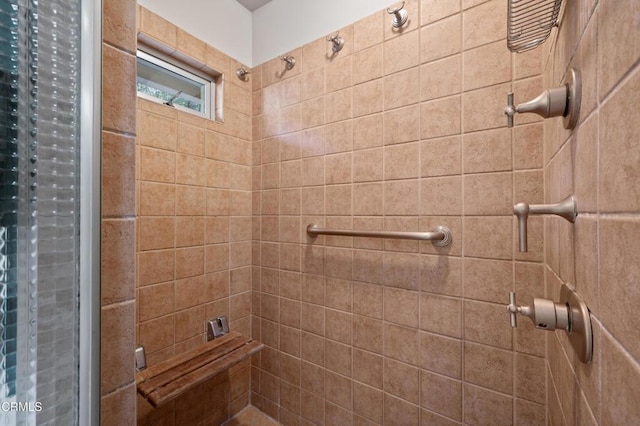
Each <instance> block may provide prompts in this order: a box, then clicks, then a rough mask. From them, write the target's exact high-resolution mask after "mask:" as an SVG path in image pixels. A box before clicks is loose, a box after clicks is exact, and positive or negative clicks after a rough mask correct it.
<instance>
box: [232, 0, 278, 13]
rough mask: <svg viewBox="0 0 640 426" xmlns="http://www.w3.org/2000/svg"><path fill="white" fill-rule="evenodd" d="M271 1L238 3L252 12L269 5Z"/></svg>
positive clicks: (243, 1)
mask: <svg viewBox="0 0 640 426" xmlns="http://www.w3.org/2000/svg"><path fill="white" fill-rule="evenodd" d="M270 1H271V0H238V3H240V4H241V5H243V6H244V7H246V8H247V9H249V10H250V11H251V12H253V11H254V10H256V9H258V8H259V7H262V6H264V5H265V4H267V3H269V2H270Z"/></svg>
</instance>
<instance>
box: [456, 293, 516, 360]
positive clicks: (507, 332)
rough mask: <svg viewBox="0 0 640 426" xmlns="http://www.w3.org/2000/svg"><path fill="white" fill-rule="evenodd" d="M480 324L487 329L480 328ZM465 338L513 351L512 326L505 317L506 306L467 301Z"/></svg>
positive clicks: (465, 304)
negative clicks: (484, 325)
mask: <svg viewBox="0 0 640 426" xmlns="http://www.w3.org/2000/svg"><path fill="white" fill-rule="evenodd" d="M479 322H482V323H483V324H486V325H487V327H478V326H477V324H478V323H479ZM464 337H465V340H467V341H472V342H478V343H484V344H487V345H490V346H496V347H500V348H502V349H511V348H512V339H511V326H510V324H509V321H508V318H507V317H506V315H504V305H503V304H493V303H485V302H475V301H471V300H465V302H464Z"/></svg>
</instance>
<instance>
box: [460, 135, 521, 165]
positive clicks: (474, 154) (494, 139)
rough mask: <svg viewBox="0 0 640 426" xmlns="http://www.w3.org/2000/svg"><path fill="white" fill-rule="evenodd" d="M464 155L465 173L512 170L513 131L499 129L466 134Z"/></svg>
mask: <svg viewBox="0 0 640 426" xmlns="http://www.w3.org/2000/svg"><path fill="white" fill-rule="evenodd" d="M463 155H464V172H465V173H481V172H497V171H503V170H511V131H510V130H509V129H498V130H488V131H483V132H476V133H469V134H466V135H464V139H463Z"/></svg>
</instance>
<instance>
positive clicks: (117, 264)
mask: <svg viewBox="0 0 640 426" xmlns="http://www.w3.org/2000/svg"><path fill="white" fill-rule="evenodd" d="M134 238H135V222H134V221H133V220H116V219H107V220H103V221H102V237H101V247H102V251H103V255H102V258H101V268H100V270H101V277H102V288H101V300H102V303H103V304H109V303H115V302H123V301H125V300H130V299H133V298H134V289H135V273H136V269H135V266H136V265H135V254H134V250H135V240H134Z"/></svg>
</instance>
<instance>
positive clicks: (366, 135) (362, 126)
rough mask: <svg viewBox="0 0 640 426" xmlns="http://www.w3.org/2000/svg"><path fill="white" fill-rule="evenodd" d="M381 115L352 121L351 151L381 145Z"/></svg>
mask: <svg viewBox="0 0 640 426" xmlns="http://www.w3.org/2000/svg"><path fill="white" fill-rule="evenodd" d="M382 117H383V116H382V115H381V114H376V115H371V116H368V117H362V118H359V119H355V120H353V122H354V123H353V149H364V148H374V147H377V146H382V144H383V120H382Z"/></svg>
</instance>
